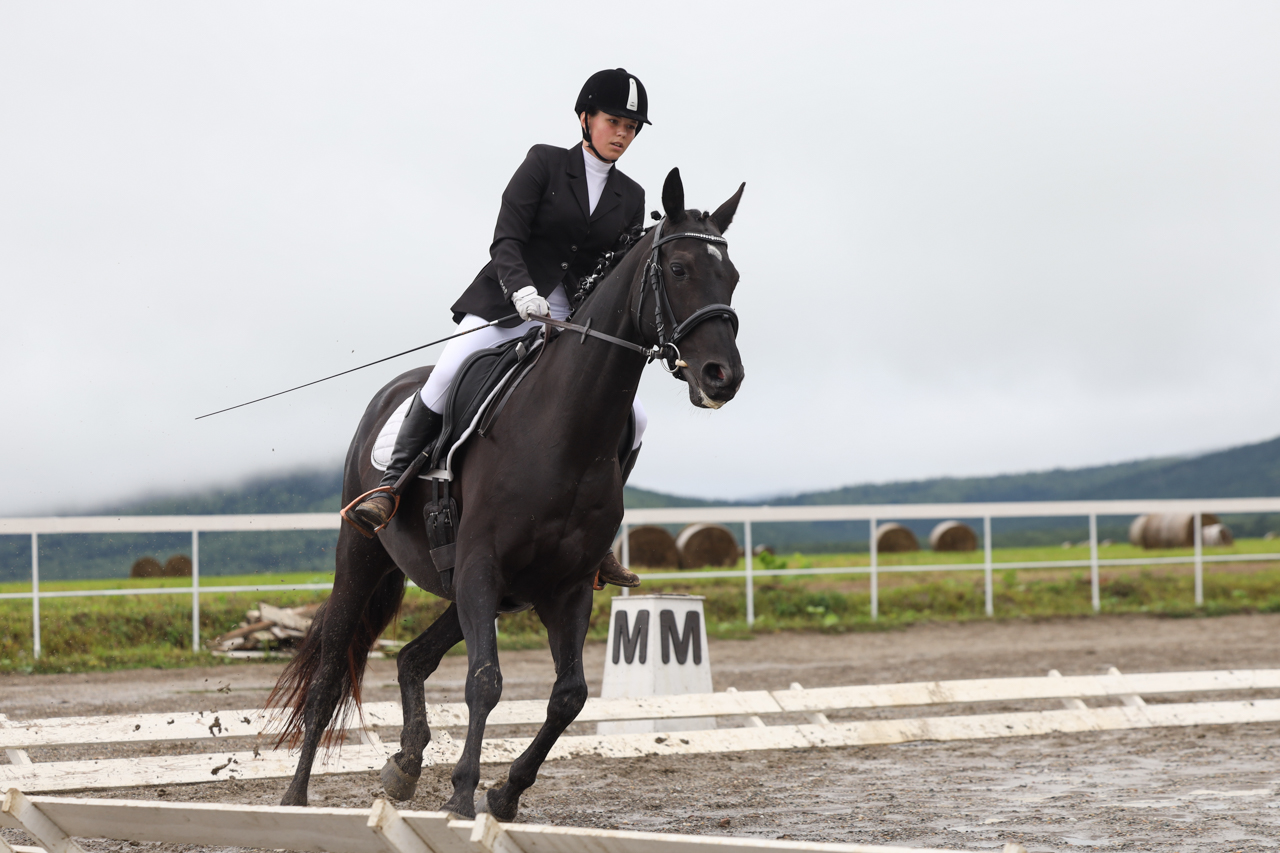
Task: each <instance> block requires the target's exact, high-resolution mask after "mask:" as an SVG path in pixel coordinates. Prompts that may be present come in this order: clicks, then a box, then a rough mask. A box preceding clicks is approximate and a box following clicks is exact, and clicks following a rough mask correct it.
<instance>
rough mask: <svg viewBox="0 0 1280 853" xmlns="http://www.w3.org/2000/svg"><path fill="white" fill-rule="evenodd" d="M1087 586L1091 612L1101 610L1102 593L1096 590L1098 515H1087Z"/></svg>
mask: <svg viewBox="0 0 1280 853" xmlns="http://www.w3.org/2000/svg"><path fill="white" fill-rule="evenodd" d="M1089 584H1090V586H1091V587H1092V591H1091V593H1090V594H1091V595H1092V596H1093V612H1094V613H1098V612H1100V611H1101V610H1102V591H1101V590H1100V589H1099V588H1098V584H1099V581H1098V514H1097V513H1096V512H1091V513H1089Z"/></svg>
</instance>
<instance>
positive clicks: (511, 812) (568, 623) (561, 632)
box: [487, 583, 591, 821]
mask: <svg viewBox="0 0 1280 853" xmlns="http://www.w3.org/2000/svg"><path fill="white" fill-rule="evenodd" d="M538 618H539V619H541V620H542V624H543V625H545V626H546V627H547V635H548V639H549V641H550V644H551V654H552V656H553V657H554V658H555V662H556V683H555V687H553V688H552V689H551V700H550V701H549V702H548V703H547V719H546V721H545V722H544V723H543V724H542V728H541V729H540V730H539V731H538V734H537V736H536V737H535V738H534V739H533V743H531V744H529V748H528V749H526V750H525V751H524V753H523V754H522V755H521V756H520V757H519V758H517V759H516V760H515V761H514V762H512V764H511V770H510V772H509V773H508V774H507V782H506V784H505V785H503V786H501V787H499V788H493V789H491V790H490V791H489V795H488V798H487V799H488V803H489V812H490V814H492V815H493V816H494V817H496V818H497V819H498V820H508V821H510V820H515V819H516V813H517V812H518V811H519V810H520V795H521V794H523V793H524V792H525V791H526V790H527V789H528V788H529V787H530V786H532V785H533V783H534V782H535V781H536V780H537V778H538V769H539V768H540V767H541V766H542V762H544V761H546V759H547V753H549V752H550V751H551V747H553V746H555V743H556V741H557V740H559V738H560V735H562V734H564V730H565V729H567V728H568V727H569V724H570V723H572V722H573V721H574V719H576V718H577V716H578V713H579V712H580V711H581V710H582V706H583V704H584V703H585V702H586V701H587V678H586V676H585V675H584V674H583V672H582V645H583V643H584V642H586V639H587V626H588V623H589V621H590V618H591V584H590V583H582V584H580V585H579V586H578V587H577V588H576V589H574V590H573V591H571V592H570V593H569V594H568V595H567V596H565V597H564V598H563V599H562V600H559V601H547V602H540V603H539V604H538Z"/></svg>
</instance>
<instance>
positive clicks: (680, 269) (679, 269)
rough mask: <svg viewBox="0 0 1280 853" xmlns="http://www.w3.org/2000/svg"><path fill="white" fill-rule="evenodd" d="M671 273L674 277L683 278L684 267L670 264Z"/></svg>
mask: <svg viewBox="0 0 1280 853" xmlns="http://www.w3.org/2000/svg"><path fill="white" fill-rule="evenodd" d="M671 272H672V273H673V274H675V275H678V276H683V275H684V266H682V265H681V264H672V265H671Z"/></svg>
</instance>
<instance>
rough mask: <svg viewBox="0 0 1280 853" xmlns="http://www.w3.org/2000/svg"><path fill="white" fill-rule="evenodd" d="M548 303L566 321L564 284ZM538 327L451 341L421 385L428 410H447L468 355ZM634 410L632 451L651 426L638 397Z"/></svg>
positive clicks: (474, 323) (528, 324) (466, 320)
mask: <svg viewBox="0 0 1280 853" xmlns="http://www.w3.org/2000/svg"><path fill="white" fill-rule="evenodd" d="M547 304H549V305H550V306H551V317H552V319H554V320H563V319H565V318H566V317H568V316H569V298H568V297H567V296H566V295H565V292H564V286H563V285H562V286H559V287H557V288H556V289H555V290H553V291H551V295H550V296H549V297H547ZM487 322H489V321H488V320H485V319H484V318H483V317H477V316H476V315H475V314H468V315H467V316H465V317H463V318H462V322H461V323H459V324H458V331H459V332H465V331H466V330H467V329H474V328H476V327H478V326H483V325H484V324H485V323H487ZM535 325H540V324H539V323H537V321H535V320H526V321H525V322H523V323H521V324H520V325H518V326H512V327H511V328H510V329H504V328H502V327H501V326H490V327H489V328H487V329H481V330H480V331H478V332H472V333H471V334H469V335H463V336H462V337H460V338H454V339H453V340H451V341H449V343H447V344H445V345H444V350H443V351H442V352H441V353H440V359H439V360H438V361H437V362H436V366H435V369H434V370H432V371H431V376H430V377H428V379H427V384H425V385H423V386H422V402H424V403H426V404H427V408H428V409H430V410H431V411H433V412H435V413H436V414H441V413H442V412H441V410H442V409H443V408H444V400H445V396H446V395H447V394H448V393H449V384H450V383H452V382H453V377H454V376H455V375H456V374H457V372H458V368H459V367H461V366H462V363H463V362H464V361H466V360H467V356H469V355H471V354H472V353H473V352H475V351H476V350H481V349H487V348H489V347H494V346H497V345H498V344H500V343H502V342H503V341H510V340H513V339H515V338H518V337H521V336H522V335H524V333H525V332H527V331H529V330H530V329H531V328H533V327H534V326H535ZM631 408H632V411H633V412H635V416H636V438H635V441H634V442H633V443H632V449H633V450H634V449H635V448H637V447H639V446H640V442H641V441H642V440H643V439H644V430H645V427H647V426H648V425H649V416H648V415H647V414H645V411H644V406H643V405H641V404H640V398H638V397H637V398H636V399H635V401H634V402H633V403H632V404H631Z"/></svg>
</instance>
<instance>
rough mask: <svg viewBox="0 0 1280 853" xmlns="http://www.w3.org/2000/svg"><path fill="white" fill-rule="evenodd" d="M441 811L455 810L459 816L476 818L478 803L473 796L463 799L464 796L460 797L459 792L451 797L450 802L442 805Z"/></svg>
mask: <svg viewBox="0 0 1280 853" xmlns="http://www.w3.org/2000/svg"><path fill="white" fill-rule="evenodd" d="M440 811H442V812H453V813H454V814H456V815H457V816H458V817H461V818H465V819H467V820H475V819H476V804H475V801H474V799H472V798H466V799H463V798H462V797H459V796H458V795H457V794H454V795H453V796H452V797H450V798H449V802H447V803H445V804H444V805H443V806H441V807H440Z"/></svg>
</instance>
